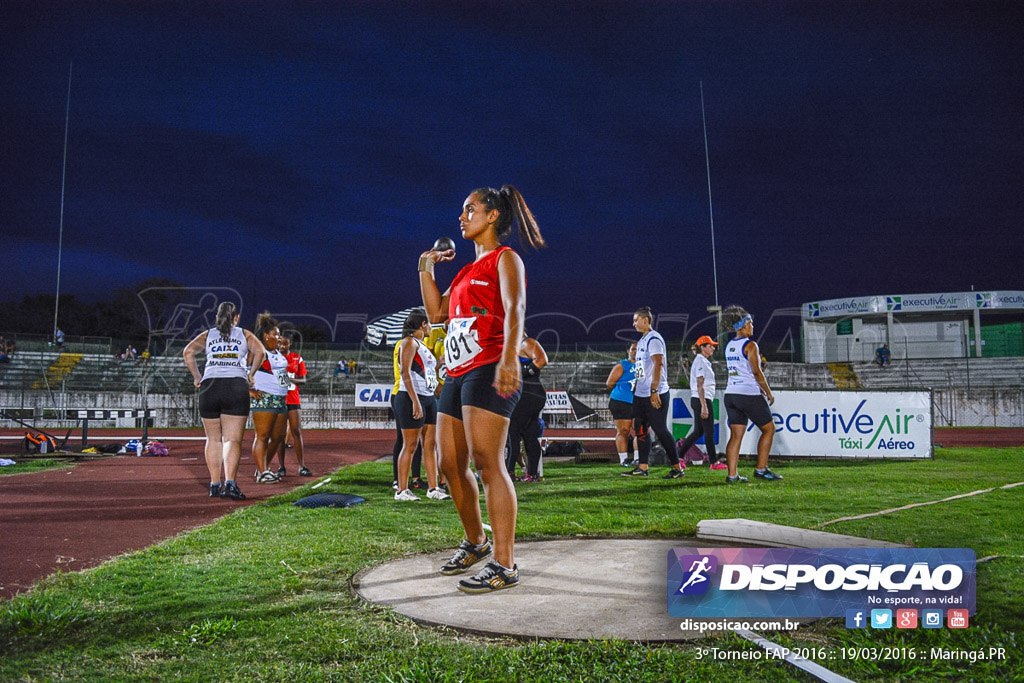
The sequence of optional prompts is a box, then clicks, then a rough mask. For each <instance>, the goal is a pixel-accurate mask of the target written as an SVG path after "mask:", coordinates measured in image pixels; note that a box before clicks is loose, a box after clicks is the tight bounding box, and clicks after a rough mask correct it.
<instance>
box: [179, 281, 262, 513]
mask: <svg viewBox="0 0 1024 683" xmlns="http://www.w3.org/2000/svg"><path fill="white" fill-rule="evenodd" d="M200 352H205V354H206V367H205V368H204V369H203V374H202V376H200V375H199V368H198V365H197V364H196V354H198V353H200ZM183 355H184V356H185V365H186V366H187V367H188V369H189V372H191V373H192V379H193V381H194V382H195V386H196V388H197V389H199V415H200V417H201V418H202V420H203V429H204V430H205V431H206V467H207V469H208V470H209V472H210V497H211V498H214V497H219V498H231V499H233V500H244V499H245V495H244V494H243V493H242V492H241V491H240V490H239V489H238V484H237V483H236V481H235V475H236V474H237V472H238V462H239V460H240V459H241V455H242V434H243V433H244V432H245V421H246V419H247V418H248V417H249V388H250V387H251V386H252V385H253V381H254V380H253V375H254V373H255V372H256V369H257V368H258V367H259V366H260V364H261V363H262V362H263V358H264V351H263V344H261V343H260V342H259V340H258V339H257V338H256V336H255V335H254V334H253V333H252V332H249V331H248V330H243V329H242V328H241V327H238V309H237V308H236V307H235V305H234V304H233V303H231V302H230V301H225V302H224V303H222V304H221V305H220V306H219V307H218V308H217V326H216V327H214V328H213V329H210V330H207V331H206V332H202V333H200V334H199V335H198V336H197V337H196V338H195V339H193V340H192V341H191V342H189V343H188V345H187V346H186V347H185V350H184V352H183ZM222 473H223V475H224V480H223V482H222V481H221V474H222Z"/></svg>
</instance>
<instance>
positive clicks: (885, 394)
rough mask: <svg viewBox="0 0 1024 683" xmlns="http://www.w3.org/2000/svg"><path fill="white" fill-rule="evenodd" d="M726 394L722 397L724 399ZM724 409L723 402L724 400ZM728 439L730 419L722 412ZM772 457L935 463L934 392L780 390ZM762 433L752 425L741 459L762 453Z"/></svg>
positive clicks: (724, 435)
mask: <svg viewBox="0 0 1024 683" xmlns="http://www.w3.org/2000/svg"><path fill="white" fill-rule="evenodd" d="M723 396H724V395H720V398H722V397H723ZM722 402H723V405H724V399H723V401H722ZM721 412H722V414H721V433H722V438H723V440H728V438H729V436H728V435H729V424H728V420H729V416H728V415H727V411H726V410H725V409H724V408H723V410H722V411H721ZM771 412H772V420H773V421H774V422H775V439H774V441H773V442H772V450H771V453H772V454H774V455H786V456H812V457H824V458H930V457H931V456H932V395H931V392H929V391H777V392H775V404H774V405H772V407H771ZM760 436H761V432H760V430H758V429H757V428H756V427H755V426H754V425H752V424H749V425H747V431H746V435H745V436H744V437H743V441H742V442H741V444H740V453H741V454H753V453H756V452H757V440H758V438H760Z"/></svg>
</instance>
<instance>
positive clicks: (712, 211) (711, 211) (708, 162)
mask: <svg viewBox="0 0 1024 683" xmlns="http://www.w3.org/2000/svg"><path fill="white" fill-rule="evenodd" d="M700 120H701V123H702V124H703V126H704V164H705V167H706V168H707V174H708V215H709V216H710V218H711V268H712V272H713V273H714V278H715V306H716V307H717V306H718V261H717V259H716V257H715V209H714V207H713V206H712V205H711V157H710V156H709V155H708V122H707V117H706V116H705V114H704V81H700ZM719 310H721V309H719Z"/></svg>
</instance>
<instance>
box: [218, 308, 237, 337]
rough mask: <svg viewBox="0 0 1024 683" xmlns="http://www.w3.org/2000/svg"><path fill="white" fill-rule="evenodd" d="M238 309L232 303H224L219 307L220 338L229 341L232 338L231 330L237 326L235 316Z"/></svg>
mask: <svg viewBox="0 0 1024 683" xmlns="http://www.w3.org/2000/svg"><path fill="white" fill-rule="evenodd" d="M237 313H238V309H237V308H236V307H235V305H234V304H233V303H231V302H230V301H224V302H223V303H221V305H220V306H218V307H217V324H216V327H217V329H218V330H219V331H220V338H221V339H223V340H224V341H227V340H228V339H230V338H231V328H232V327H233V326H234V324H235V315H236V314H237Z"/></svg>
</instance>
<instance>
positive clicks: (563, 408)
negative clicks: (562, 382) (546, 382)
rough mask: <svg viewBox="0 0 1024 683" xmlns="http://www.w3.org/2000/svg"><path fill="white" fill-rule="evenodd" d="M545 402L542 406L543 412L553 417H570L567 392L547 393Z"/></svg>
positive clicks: (570, 406) (570, 407) (570, 411)
mask: <svg viewBox="0 0 1024 683" xmlns="http://www.w3.org/2000/svg"><path fill="white" fill-rule="evenodd" d="M547 394H548V396H547V402H546V403H545V404H544V412H545V413H550V414H553V415H557V414H562V415H571V414H572V403H570V402H569V392H568V391H549V392H547Z"/></svg>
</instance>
